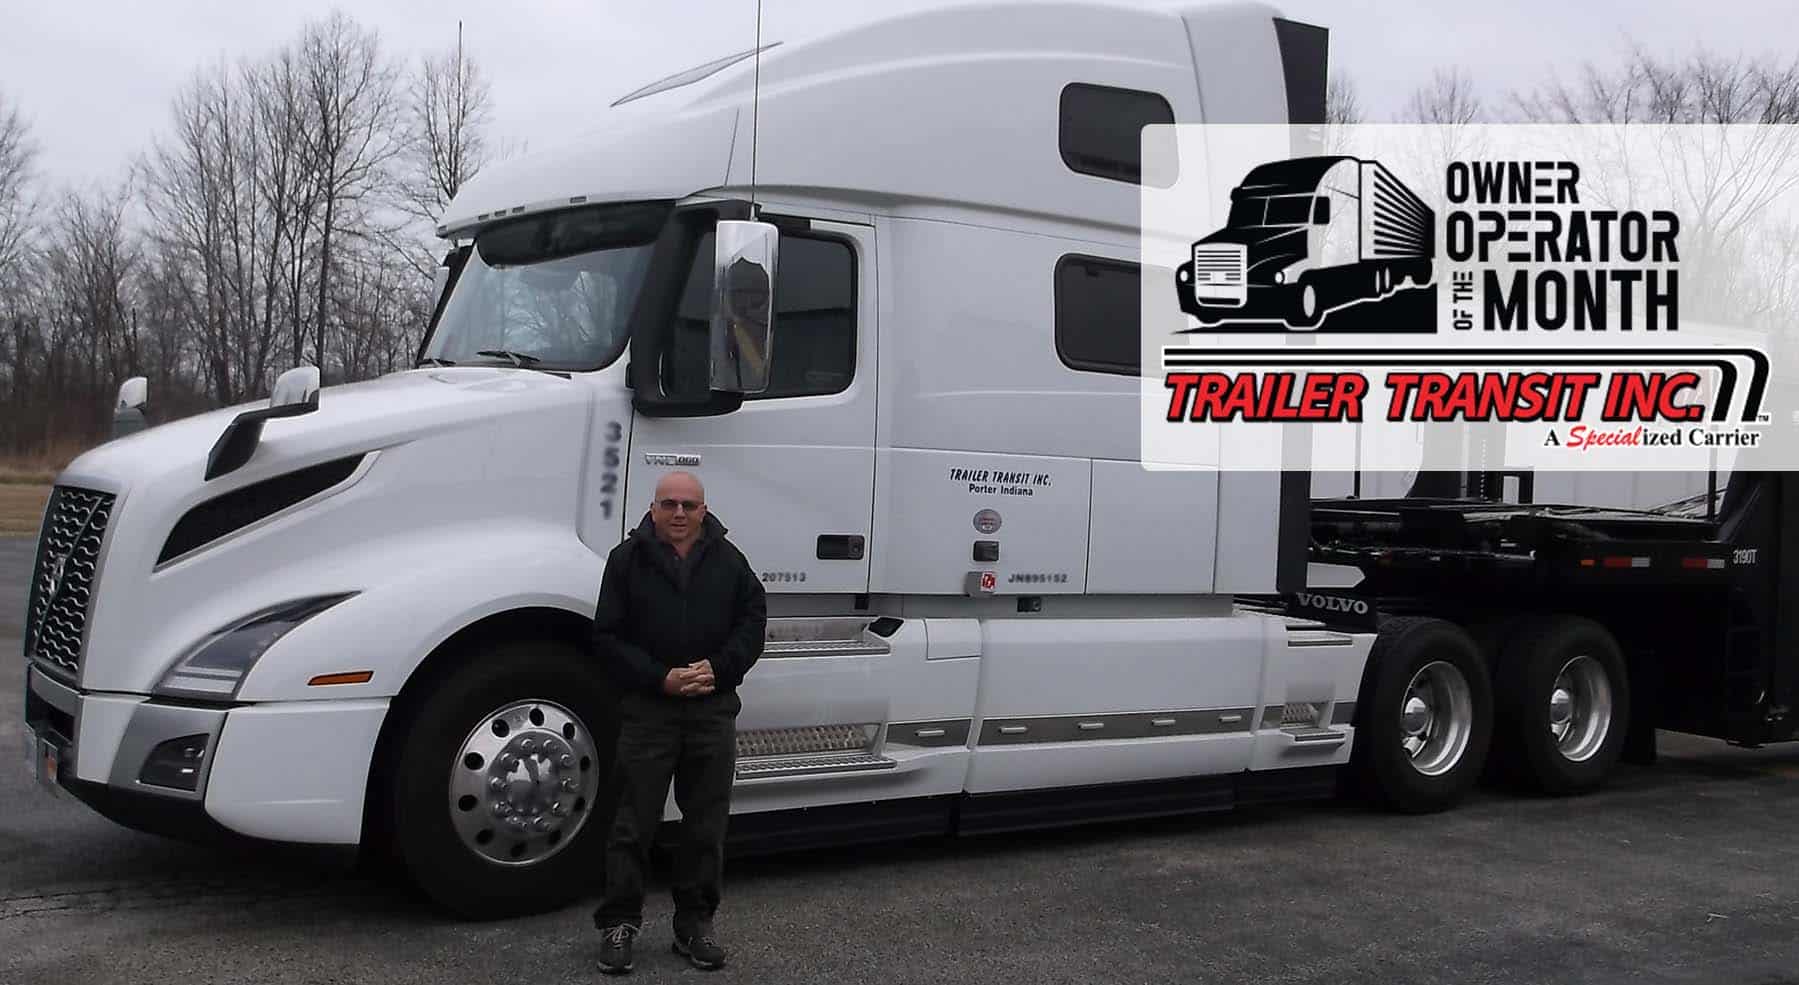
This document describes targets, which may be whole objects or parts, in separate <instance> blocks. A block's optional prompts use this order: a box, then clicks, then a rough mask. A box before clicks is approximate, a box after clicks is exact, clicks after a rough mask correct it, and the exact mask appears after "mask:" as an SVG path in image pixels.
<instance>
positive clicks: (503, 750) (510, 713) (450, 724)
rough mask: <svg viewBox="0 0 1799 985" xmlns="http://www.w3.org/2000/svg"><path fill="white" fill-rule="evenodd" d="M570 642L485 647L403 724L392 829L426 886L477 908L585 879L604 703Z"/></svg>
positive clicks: (599, 836) (602, 831)
mask: <svg viewBox="0 0 1799 985" xmlns="http://www.w3.org/2000/svg"><path fill="white" fill-rule="evenodd" d="M581 656H582V655H581V653H580V651H579V650H578V649H577V648H576V647H573V646H571V645H569V644H566V643H562V642H556V641H549V640H532V641H517V642H511V643H503V644H498V645H494V646H492V647H491V648H488V649H485V650H483V651H482V652H480V653H479V654H478V655H474V657H473V659H471V660H470V661H469V662H467V663H466V664H465V665H463V666H462V667H460V668H458V669H457V670H455V671H454V672H453V673H451V674H450V676H449V677H448V678H446V679H445V680H443V681H442V682H441V683H440V684H439V686H438V687H437V688H436V689H435V691H434V693H432V694H431V695H430V696H429V697H428V698H426V699H425V701H424V702H423V703H422V704H421V705H419V706H418V707H417V709H416V711H415V712H414V713H413V715H412V717H411V719H410V721H408V722H406V723H405V725H404V728H405V731H404V732H403V733H402V735H403V736H404V738H403V740H402V741H401V743H400V746H399V749H398V754H397V756H396V758H395V760H394V763H393V768H392V770H391V771H390V774H389V776H388V779H387V784H386V785H387V788H388V794H389V797H390V801H389V802H390V805H391V808H390V809H391V811H392V814H391V820H390V822H389V825H388V827H389V830H390V831H391V832H392V837H393V838H394V839H395V842H396V848H397V853H398V855H399V857H400V858H401V860H402V861H403V863H404V865H405V867H406V869H407V871H408V873H409V874H410V875H411V877H412V879H413V881H414V882H416V883H417V884H418V885H419V887H420V888H421V889H423V890H424V892H425V894H426V895H427V896H429V897H431V899H432V900H434V901H435V902H437V903H438V904H440V905H442V906H444V907H445V908H446V909H449V910H450V911H452V912H454V913H457V914H459V915H461V916H465V917H470V918H477V919H487V918H496V917H507V916H515V915H520V914H526V913H537V912H542V911H545V910H551V909H556V908H558V907H561V906H565V905H567V904H568V903H569V902H571V901H573V900H574V899H575V898H577V897H578V896H580V895H581V894H582V893H584V892H586V891H588V890H590V889H591V888H593V884H594V882H595V881H596V880H597V879H598V877H599V873H600V872H601V870H602V860H603V857H604V851H605V841H606V830H607V828H608V827H609V826H610V820H611V816H612V803H613V801H612V790H611V784H610V783H609V782H608V781H607V777H609V775H610V771H611V768H612V754H613V748H614V746H615V744H616V740H617V732H616V727H617V726H616V719H615V716H614V713H613V703H612V701H611V698H610V696H609V695H608V694H607V693H606V691H605V689H604V686H603V685H602V684H601V683H600V682H599V681H597V680H595V679H594V674H593V672H592V671H591V670H590V669H587V668H586V667H584V666H583V662H582V659H581Z"/></svg>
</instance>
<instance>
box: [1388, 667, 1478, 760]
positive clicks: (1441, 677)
mask: <svg viewBox="0 0 1799 985" xmlns="http://www.w3.org/2000/svg"><path fill="white" fill-rule="evenodd" d="M1473 729H1474V698H1473V694H1472V692H1471V691H1470V690H1469V688H1468V678H1466V677H1465V676H1463V675H1462V672H1461V671H1460V670H1459V669H1457V668H1456V666H1455V665H1454V664H1451V663H1448V662H1446V661H1443V660H1435V661H1432V662H1430V663H1427V664H1425V665H1424V666H1423V667H1420V668H1418V672H1417V673H1416V674H1413V675H1412V680H1411V683H1409V684H1407V685H1406V688H1405V696H1404V697H1403V698H1401V699H1400V703H1399V745H1400V748H1401V749H1402V750H1404V752H1405V754H1406V758H1407V759H1408V760H1409V761H1410V762H1411V764H1412V768H1413V769H1415V770H1417V771H1418V772H1420V773H1422V774H1424V775H1425V776H1442V775H1443V774H1444V773H1447V772H1449V771H1450V770H1452V769H1454V768H1455V766H1456V764H1457V763H1459V762H1461V761H1462V754H1463V753H1464V752H1466V751H1467V749H1468V736H1469V735H1470V733H1472V732H1473Z"/></svg>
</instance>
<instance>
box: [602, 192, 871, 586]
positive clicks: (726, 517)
mask: <svg viewBox="0 0 1799 985" xmlns="http://www.w3.org/2000/svg"><path fill="white" fill-rule="evenodd" d="M712 255H713V239H712V234H711V233H707V234H705V235H704V236H703V237H702V238H701V240H700V242H699V245H698V248H697V249H696V250H695V251H694V257H695V260H694V262H693V266H692V269H691V270H690V272H689V274H688V279H687V283H686V285H685V289H684V290H683V292H682V295H681V300H680V302H679V304H678V307H677V311H676V314H675V320H674V321H675V323H674V328H673V330H672V336H671V338H670V340H669V347H668V349H667V352H666V354H665V356H664V362H665V364H666V367H667V368H666V369H665V371H664V372H663V374H662V375H663V377H664V380H665V381H667V380H668V379H670V378H671V377H678V378H679V379H683V380H695V379H704V378H705V366H706V359H707V353H708V337H709V336H708V332H709V321H710V299H711V296H712ZM774 286H775V299H774V300H775V305H774V338H773V342H772V343H771V344H770V346H769V386H768V389H767V390H765V391H764V392H762V393H759V394H748V395H745V397H744V400H743V404H742V406H741V407H739V408H738V409H737V410H734V411H732V412H730V413H725V414H719V415H716V416H700V417H652V416H646V415H643V414H641V413H640V414H637V415H636V418H635V421H634V424H633V430H632V435H631V461H630V464H629V466H628V468H627V469H626V500H625V506H626V508H625V514H624V518H625V523H626V525H627V529H629V527H630V526H633V525H635V524H636V523H638V522H640V521H641V520H642V518H643V515H644V513H645V512H646V511H647V510H648V509H649V505H650V500H651V499H652V498H653V497H654V494H655V489H656V482H657V480H658V479H659V478H660V477H661V476H662V475H663V474H664V473H666V472H669V471H671V470H675V469H680V470H684V471H689V472H692V473H693V474H695V475H697V476H699V478H700V481H701V483H703V484H704V486H705V489H706V503H707V506H708V507H709V508H710V511H711V512H712V513H713V515H714V516H716V517H717V518H718V519H719V521H720V522H722V523H723V524H724V525H725V526H726V527H728V528H729V529H730V538H731V540H732V542H734V543H735V544H737V546H738V547H739V548H740V549H742V550H743V552H744V553H745V554H746V555H747V556H748V557H749V561H750V565H751V567H753V568H754V569H755V570H756V572H757V574H758V576H759V577H761V579H762V581H763V584H764V587H765V588H766V589H767V590H768V591H770V592H789V593H799V592H805V593H857V592H865V591H867V590H868V544H869V542H870V540H871V535H872V533H873V530H872V523H873V519H872V518H873V504H874V436H875V388H874V380H875V281H874V230H873V228H872V227H869V226H864V225H856V224H849V223H842V222H825V221H817V220H814V221H811V222H783V225H782V232H781V235H780V241H779V254H778V258H777V262H776V265H775V285H774Z"/></svg>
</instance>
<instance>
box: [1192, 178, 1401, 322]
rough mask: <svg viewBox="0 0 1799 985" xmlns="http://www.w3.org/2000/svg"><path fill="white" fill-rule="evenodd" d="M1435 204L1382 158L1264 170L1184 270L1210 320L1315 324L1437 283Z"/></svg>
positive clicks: (1244, 187) (1236, 195)
mask: <svg viewBox="0 0 1799 985" xmlns="http://www.w3.org/2000/svg"><path fill="white" fill-rule="evenodd" d="M1435 243H1436V234H1435V232H1434V224H1433V222H1432V218H1431V210H1430V208H1429V206H1427V205H1425V204H1424V200H1423V199H1421V198H1419V197H1418V196H1417V195H1416V194H1415V193H1413V192H1412V190H1411V189H1409V188H1407V187H1406V186H1405V184H1404V183H1403V182H1401V181H1400V180H1399V179H1398V178H1396V177H1394V176H1393V174H1392V172H1390V171H1388V170H1387V169H1386V168H1385V167H1384V166H1382V165H1381V163H1380V162H1378V161H1367V160H1361V159H1358V158H1353V157H1344V156H1321V157H1302V158H1294V159H1291V160H1286V161H1276V162H1272V163H1269V164H1263V165H1260V166H1259V167H1256V168H1254V169H1253V170H1251V171H1250V172H1249V174H1247V175H1245V176H1244V178H1243V182H1242V183H1241V184H1240V185H1238V186H1237V187H1236V188H1234V189H1232V191H1231V207H1230V214H1229V217H1228V218H1227V219H1226V222H1225V226H1224V228H1222V229H1219V230H1217V231H1216V232H1213V233H1211V234H1209V235H1207V236H1205V237H1204V238H1202V239H1200V240H1199V241H1197V242H1195V243H1194V244H1193V256H1192V258H1191V259H1190V260H1188V261H1187V262H1185V263H1182V264H1181V265H1180V266H1179V267H1177V268H1176V270H1175V290H1176V294H1177V295H1178V297H1179V299H1180V306H1181V310H1182V311H1185V312H1186V313H1187V314H1189V315H1192V316H1193V317H1194V318H1196V319H1198V321H1199V323H1200V324H1201V325H1216V324H1218V323H1219V322H1221V321H1224V320H1226V319H1229V320H1231V321H1233V322H1248V321H1278V322H1281V323H1283V324H1285V325H1286V326H1287V327H1290V328H1295V329H1312V328H1315V327H1317V326H1318V324H1319V323H1320V322H1321V321H1322V320H1323V319H1324V318H1325V316H1326V315H1328V314H1329V313H1330V312H1331V311H1332V310H1334V309H1336V308H1340V307H1343V306H1345V305H1349V304H1354V303H1356V302H1359V301H1377V300H1380V299H1381V298H1384V297H1387V296H1389V295H1391V294H1393V293H1394V292H1395V291H1398V290H1401V289H1404V288H1407V287H1424V286H1427V285H1428V284H1430V282H1431V268H1432V262H1431V261H1432V259H1433V258H1434V257H1435V255H1436V245H1435Z"/></svg>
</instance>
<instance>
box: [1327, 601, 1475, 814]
mask: <svg viewBox="0 0 1799 985" xmlns="http://www.w3.org/2000/svg"><path fill="white" fill-rule="evenodd" d="M1457 681H1459V682H1460V686H1459V687H1457V686H1456V682H1457ZM1361 693H1362V695H1363V697H1360V698H1358V699H1357V701H1356V737H1355V750H1354V752H1353V753H1352V754H1351V768H1352V771H1353V772H1354V773H1355V775H1356V779H1357V784H1358V786H1359V788H1360V789H1361V791H1362V792H1363V794H1364V795H1365V796H1368V797H1370V798H1371V799H1373V800H1375V801H1376V802H1378V803H1380V804H1382V805H1384V806H1386V807H1388V808H1389V809H1392V810H1396V811H1400V812H1403V813H1407V814H1425V813H1433V812H1436V811H1443V810H1447V809H1449V808H1450V807H1453V806H1455V805H1456V804H1457V803H1459V802H1460V801H1461V800H1462V799H1463V798H1464V797H1465V796H1467V794H1468V791H1469V790H1470V789H1471V788H1472V787H1473V786H1474V784H1475V782H1476V781H1477V780H1479V779H1480V774H1481V770H1482V768H1483V766H1484V765H1485V762H1486V757H1487V749H1488V746H1489V745H1490V744H1491V742H1492V735H1493V724H1492V722H1493V698H1492V690H1491V685H1490V684H1489V682H1488V677H1487V664H1486V661H1485V660H1484V659H1482V657H1481V654H1480V650H1479V648H1478V647H1477V646H1476V645H1475V643H1474V641H1473V640H1472V639H1470V638H1469V637H1468V634H1467V633H1466V632H1464V631H1463V630H1462V629H1461V628H1460V627H1458V626H1456V625H1455V624H1453V623H1449V622H1445V621H1443V620H1441V619H1422V618H1403V619H1393V620H1390V621H1388V622H1387V623H1386V624H1384V625H1383V626H1382V627H1381V631H1380V635H1379V636H1378V637H1376V638H1375V641H1374V649H1373V652H1371V653H1370V654H1369V656H1368V669H1367V671H1366V672H1365V673H1364V675H1363V686H1362V691H1361ZM1414 697H1416V698H1418V701H1419V702H1420V703H1422V704H1423V706H1424V709H1425V713H1422V714H1421V713H1419V711H1418V706H1417V705H1416V704H1414V702H1413V698H1414ZM1408 712H1410V713H1411V714H1410V716H1409V719H1408ZM1421 721H1422V722H1423V723H1424V724H1423V728H1422V730H1420V731H1418V733H1417V734H1414V731H1415V730H1419V727H1420V723H1421ZM1408 742H1410V743H1412V745H1411V746H1408V744H1407V743H1408ZM1414 747H1416V748H1414Z"/></svg>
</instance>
